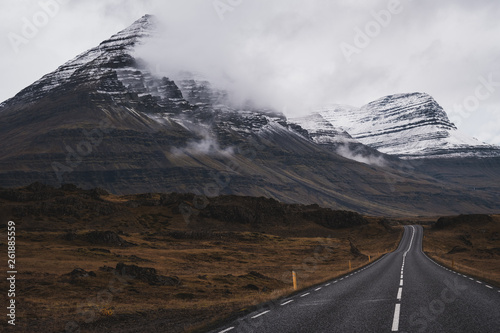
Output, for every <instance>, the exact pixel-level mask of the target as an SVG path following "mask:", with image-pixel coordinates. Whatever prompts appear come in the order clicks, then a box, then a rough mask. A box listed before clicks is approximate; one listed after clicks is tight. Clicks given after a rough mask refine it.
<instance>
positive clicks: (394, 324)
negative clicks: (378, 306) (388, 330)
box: [392, 303, 401, 332]
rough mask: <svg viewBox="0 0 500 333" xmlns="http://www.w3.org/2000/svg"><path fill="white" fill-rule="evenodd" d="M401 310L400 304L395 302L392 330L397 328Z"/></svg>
mask: <svg viewBox="0 0 500 333" xmlns="http://www.w3.org/2000/svg"><path fill="white" fill-rule="evenodd" d="M400 311H401V304H399V303H398V304H396V307H395V308H394V319H393V320H392V331H393V332H396V331H397V330H399V312H400Z"/></svg>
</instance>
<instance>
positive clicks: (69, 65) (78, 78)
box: [0, 15, 155, 107]
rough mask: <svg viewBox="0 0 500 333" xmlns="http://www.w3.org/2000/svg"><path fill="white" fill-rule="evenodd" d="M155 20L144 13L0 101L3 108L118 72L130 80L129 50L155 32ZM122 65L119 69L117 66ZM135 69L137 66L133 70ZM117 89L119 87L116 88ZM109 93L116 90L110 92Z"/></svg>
mask: <svg viewBox="0 0 500 333" xmlns="http://www.w3.org/2000/svg"><path fill="white" fill-rule="evenodd" d="M154 29H155V23H154V18H153V17H152V16H151V15H145V16H143V17H142V18H140V19H139V20H137V21H135V22H134V23H133V24H132V25H131V26H129V27H128V28H126V29H124V30H122V31H120V32H118V33H117V34H115V35H113V36H111V37H110V38H109V39H107V40H105V41H104V42H102V43H101V44H99V46H97V47H94V48H92V49H90V50H88V51H85V52H83V53H82V54H80V55H78V56H77V57H75V58H74V59H72V60H70V61H68V62H66V63H65V64H63V65H62V66H60V67H59V68H57V69H56V70H55V71H53V72H51V73H49V74H46V75H44V76H43V77H42V78H40V79H39V80H37V81H35V82H34V83H33V84H31V85H30V86H28V87H27V88H25V89H23V90H21V91H20V92H19V93H18V94H17V95H16V96H14V97H13V98H10V99H8V100H6V101H5V102H3V103H2V104H0V107H5V106H9V105H13V104H16V103H18V102H19V101H22V102H23V103H32V102H34V101H36V100H39V99H40V98H42V97H44V96H45V95H46V94H48V93H51V92H53V91H55V90H56V89H57V88H58V87H60V86H61V85H63V84H65V83H66V84H67V83H69V82H71V81H72V82H79V83H81V82H82V81H85V80H86V81H90V80H92V81H95V80H97V79H99V78H102V77H104V76H106V75H109V74H112V73H114V72H118V73H117V74H118V77H119V78H121V79H124V80H125V81H127V79H130V75H129V74H130V73H128V72H127V70H126V69H124V68H123V65H124V64H127V62H129V61H130V57H129V53H130V52H131V51H132V50H133V48H134V46H135V45H136V43H140V42H143V41H144V40H145V39H146V38H148V37H150V36H152V35H153V34H154ZM117 68H119V70H118V71H116V69H117ZM130 70H131V71H134V70H135V71H136V70H137V69H134V68H132V69H130ZM115 88H116V87H115ZM109 93H113V92H112V91H109Z"/></svg>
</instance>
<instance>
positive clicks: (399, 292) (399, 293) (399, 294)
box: [397, 288, 403, 300]
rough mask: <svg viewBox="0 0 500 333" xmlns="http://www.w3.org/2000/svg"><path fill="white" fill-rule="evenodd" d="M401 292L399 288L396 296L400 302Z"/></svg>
mask: <svg viewBox="0 0 500 333" xmlns="http://www.w3.org/2000/svg"><path fill="white" fill-rule="evenodd" d="M402 292H403V288H399V290H398V296H397V299H398V300H401V293H402Z"/></svg>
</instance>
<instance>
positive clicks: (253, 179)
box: [0, 15, 500, 215]
mask: <svg viewBox="0 0 500 333" xmlns="http://www.w3.org/2000/svg"><path fill="white" fill-rule="evenodd" d="M155 29H156V23H155V19H154V17H152V16H149V15H146V16H144V17H142V18H140V19H139V20H137V21H136V22H134V23H133V24H132V25H131V26H130V27H128V28H126V29H124V30H123V31H121V32H119V33H117V34H115V35H113V36H111V37H110V38H109V39H108V40H106V41H104V42H102V43H101V44H100V45H98V46H97V47H95V48H92V49H91V50H89V51H87V52H84V53H82V54H81V55H79V56H77V57H76V58H75V59H73V60H71V61H69V62H67V63H65V64H63V65H62V66H61V67H59V68H57V69H56V70H55V71H53V72H52V73H49V74H47V75H45V76H43V77H42V78H41V79H40V80H38V81H36V82H34V83H33V84H32V85H30V86H28V87H26V88H25V89H23V90H22V91H20V92H19V93H18V94H17V95H16V96H14V97H13V98H11V99H8V100H7V101H5V102H3V103H2V104H0V186H2V187H18V186H24V185H28V184H30V183H33V182H37V181H38V182H42V183H45V184H49V185H53V186H61V185H62V184H66V183H73V184H76V185H78V186H80V187H82V188H94V187H96V186H97V187H101V188H104V189H107V190H108V191H111V192H113V193H116V194H129V193H145V192H191V193H195V194H199V195H206V196H208V197H213V196H217V195H220V194H233V195H247V196H264V197H271V198H275V199H277V200H280V201H283V202H288V203H303V204H312V203H317V204H319V205H322V206H325V207H330V208H334V209H348V210H355V211H358V212H362V213H366V214H384V215H437V214H456V213H468V212H498V210H499V209H500V207H499V205H498V202H500V201H499V200H498V199H499V194H498V193H500V188H499V186H500V185H497V184H500V182H499V181H498V180H500V171H499V170H500V168H499V166H500V159H495V158H493V157H491V158H487V159H482V160H480V159H478V158H477V156H475V155H474V156H473V155H470V156H469V157H468V158H465V157H463V158H460V159H458V160H457V157H455V158H449V159H438V160H440V161H437V162H436V159H419V160H418V161H417V160H403V159H400V158H399V157H398V156H393V155H389V154H386V153H385V151H384V147H376V146H374V144H373V143H372V142H365V141H364V140H365V139H366V140H368V138H369V136H366V135H361V133H368V131H367V130H366V128H367V126H368V125H366V124H368V120H366V122H365V123H362V124H364V125H363V126H364V127H362V128H364V129H361V130H359V131H358V130H355V126H352V127H346V126H345V124H340V125H336V124H335V123H334V121H333V120H334V119H333V118H335V117H334V114H333V113H332V112H330V111H331V110H330V111H328V112H327V111H324V112H319V113H317V114H314V115H311V116H306V117H303V118H298V119H292V120H290V119H287V118H286V117H285V116H284V115H283V114H280V113H278V112H275V111H273V110H268V109H259V108H255V107H252V106H251V105H247V106H245V107H239V108H236V107H234V106H231V104H230V103H228V102H227V100H228V99H227V96H226V94H225V92H224V91H220V90H218V89H217V88H216V87H214V86H212V85H211V83H210V82H209V81H208V80H207V79H205V78H203V76H201V75H198V74H192V73H189V72H181V73H180V74H179V73H172V76H171V77H158V76H156V75H154V74H153V73H152V72H151V71H150V70H149V69H148V66H147V64H146V63H145V62H144V61H143V60H141V59H139V58H137V57H136V56H135V52H134V50H135V48H136V47H137V46H138V45H141V44H143V43H147V42H148V41H150V40H152V39H151V38H153V37H154V36H155ZM400 102H401V103H402V101H400ZM379 105H382V104H381V102H380V103H379ZM412 108H414V107H413V106H412ZM412 108H409V109H408V108H407V109H405V110H406V111H401V117H403V116H404V113H405V112H408V113H410V114H408V115H406V116H407V117H408V118H409V119H413V118H415V117H414V115H413V114H412V113H411V112H413V111H411V110H413V109H412ZM422 108H423V109H422V111H421V112H422V113H423V114H424V113H425V112H429V113H432V112H434V111H435V110H434V111H433V110H427V111H426V110H424V109H425V107H422ZM353 110H354V109H353ZM358 112H361V111H359V110H357V109H356V114H358ZM373 112H374V114H375V113H376V112H375V111H373ZM377 112H378V111H377ZM380 112H382V111H380ZM353 113H354V112H353ZM346 114H347V113H346ZM346 117H347V116H346ZM359 117H361V115H359ZM371 117H373V115H371ZM422 117H424V116H422ZM365 118H366V117H365ZM339 119H340V117H339ZM360 119H361V118H360ZM363 119H364V118H363ZM395 119H399V118H398V117H396V118H395ZM389 122H390V119H387V121H385V122H384V124H387V125H384V126H386V127H389V126H390V124H389ZM372 123H373V122H372ZM448 123H449V122H448ZM365 125H366V126H365ZM433 126H438V125H433ZM439 126H448V127H449V128H448V129H446V131H452V130H453V126H452V125H447V123H444V122H443V124H441V125H439ZM426 128H427V127H426ZM386 132H387V131H386ZM377 133H378V132H377ZM402 133H405V132H404V131H403V132H402ZM373 142H375V141H373ZM429 146H430V145H429ZM379 148H380V149H379ZM386 148H387V149H389V145H387V147H386ZM396 148H397V147H396ZM396 148H394V149H396ZM397 149H399V148H397ZM432 156H437V155H432ZM454 156H456V155H454ZM441 160H446V161H445V162H443V161H441ZM457 161H458V162H457ZM457 163H458V164H457ZM481 163H482V164H481ZM457 165H460V167H458V166H457ZM475 170H477V171H475ZM467 173H468V174H467ZM469 175H470V176H469ZM207 200H209V199H207ZM189 204H190V205H191V206H193V207H196V205H197V204H196V203H189Z"/></svg>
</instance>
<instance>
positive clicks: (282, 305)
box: [280, 299, 293, 306]
mask: <svg viewBox="0 0 500 333" xmlns="http://www.w3.org/2000/svg"><path fill="white" fill-rule="evenodd" d="M291 302H293V299H291V300H289V301H286V302H285V303H281V304H280V305H281V306H283V305H287V304H288V303H291Z"/></svg>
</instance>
